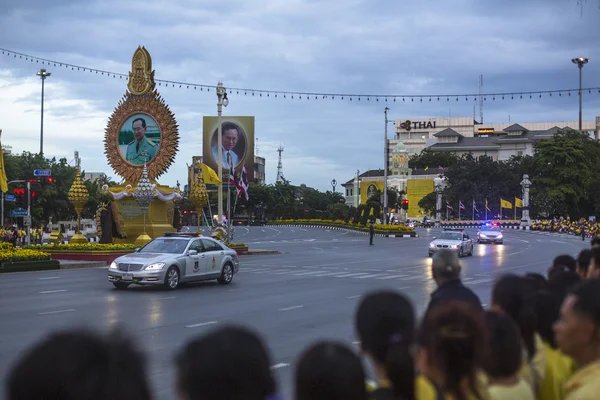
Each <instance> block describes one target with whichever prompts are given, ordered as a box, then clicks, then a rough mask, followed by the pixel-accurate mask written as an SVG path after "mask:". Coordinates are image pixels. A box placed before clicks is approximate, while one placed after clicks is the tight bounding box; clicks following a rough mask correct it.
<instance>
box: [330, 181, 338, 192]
mask: <svg viewBox="0 0 600 400" xmlns="http://www.w3.org/2000/svg"><path fill="white" fill-rule="evenodd" d="M336 186H337V181H336V180H335V179H333V180H332V181H331V187H332V188H333V193H335V187H336Z"/></svg>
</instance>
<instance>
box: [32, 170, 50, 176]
mask: <svg viewBox="0 0 600 400" xmlns="http://www.w3.org/2000/svg"><path fill="white" fill-rule="evenodd" d="M33 176H52V171H51V170H49V169H34V170H33Z"/></svg>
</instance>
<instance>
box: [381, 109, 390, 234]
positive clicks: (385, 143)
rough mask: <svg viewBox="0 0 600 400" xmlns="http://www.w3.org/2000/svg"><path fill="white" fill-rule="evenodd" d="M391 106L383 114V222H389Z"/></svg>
mask: <svg viewBox="0 0 600 400" xmlns="http://www.w3.org/2000/svg"><path fill="white" fill-rule="evenodd" d="M388 110H389V107H386V108H385V109H384V110H383V114H384V117H385V128H384V130H383V131H384V137H383V221H382V222H383V223H384V224H387V206H388V198H387V185H388V182H387V174H388V132H387V126H388V119H387V112H388Z"/></svg>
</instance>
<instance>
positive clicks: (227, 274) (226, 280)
mask: <svg viewBox="0 0 600 400" xmlns="http://www.w3.org/2000/svg"><path fill="white" fill-rule="evenodd" d="M232 280H233V266H232V265H231V264H229V263H227V264H225V265H224V266H223V271H221V276H220V277H218V278H217V282H219V283H220V284H221V285H228V284H230V283H231V281H232Z"/></svg>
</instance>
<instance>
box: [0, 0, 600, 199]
mask: <svg viewBox="0 0 600 400" xmlns="http://www.w3.org/2000/svg"><path fill="white" fill-rule="evenodd" d="M0 10H2V12H0V47H2V48H5V49H10V50H13V51H17V52H21V53H25V54H31V55H34V56H37V57H42V58H47V59H52V60H57V61H61V62H66V63H73V64H76V65H82V66H88V67H92V68H98V69H103V70H108V71H114V72H120V73H127V72H128V71H129V70H130V65H131V64H130V63H131V56H132V55H133V52H134V51H135V49H136V48H137V46H138V45H144V46H145V47H146V48H147V49H148V50H149V51H150V54H151V55H152V58H153V68H154V69H155V70H156V78H157V79H165V80H176V81H185V82H191V83H197V84H207V85H215V84H216V83H217V82H218V81H219V80H221V81H223V82H224V84H225V86H228V87H244V88H255V89H269V90H273V91H296V92H319V93H321V92H324V93H347V94H382V95H383V94H398V95H411V94H414V95H418V94H463V93H464V94H467V93H477V91H478V86H477V83H478V76H479V74H483V75H484V92H486V93H497V92H521V91H536V90H550V89H570V88H577V87H578V74H577V68H576V67H575V66H574V65H573V64H572V63H571V61H570V60H571V58H573V57H579V56H583V57H589V58H590V59H591V62H590V64H588V65H587V66H586V67H585V69H584V86H585V87H598V86H600V42H599V41H598V37H600V24H599V23H598V21H599V18H600V7H599V5H598V4H597V3H596V0H588V2H587V3H586V4H585V5H584V8H583V12H582V9H581V8H580V7H579V6H578V5H577V0H503V1H493V2H490V1H481V0H453V1H444V0H422V1H389V0H387V1H384V0H344V1H342V0H337V1H336V0H260V1H258V0H245V1H244V0H229V1H222V0H220V1H217V0H170V1H166V0H163V1H157V0H145V1H140V0H128V1H117V0H102V1H96V0H50V1H48V0H44V1H42V0H20V1H15V0H0ZM41 67H42V65H41V64H36V63H35V62H34V63H32V62H29V61H25V60H22V59H20V58H18V57H17V58H14V57H12V56H11V57H7V56H2V55H0V128H3V129H4V133H3V135H2V142H3V144H5V145H10V146H12V148H13V151H16V152H21V151H31V152H37V151H39V111H40V80H39V78H36V76H35V72H36V71H37V70H39V68H41ZM46 68H47V69H48V70H49V71H50V72H51V73H52V76H51V77H50V78H49V79H48V80H47V81H46V82H47V83H46V103H45V107H46V112H45V129H44V137H45V144H44V153H45V154H46V155H47V156H56V157H67V158H68V159H69V160H71V159H72V158H73V156H72V155H73V151H74V150H78V151H79V152H80V156H81V158H82V167H83V168H84V169H85V170H87V171H103V172H106V173H108V175H109V176H112V177H116V176H115V173H114V172H113V171H112V170H111V169H110V167H108V166H107V162H106V159H105V157H104V155H103V139H104V128H105V126H106V123H107V120H108V117H109V115H110V113H111V112H112V110H113V109H114V107H115V106H116V105H117V103H118V101H119V100H120V98H121V96H122V95H123V94H124V92H125V89H126V83H125V81H124V80H120V79H118V78H116V79H115V78H112V77H110V78H109V77H106V76H101V75H96V74H90V73H89V72H87V73H83V72H78V71H77V70H75V71H73V70H71V69H66V68H59V67H58V66H57V67H53V66H51V67H46ZM160 91H161V94H162V96H163V97H164V99H165V100H166V101H167V102H168V103H169V105H170V107H171V109H172V110H173V112H174V113H175V115H176V118H177V121H178V123H179V126H180V137H181V139H180V151H179V153H178V155H177V158H176V160H175V163H174V165H173V166H172V167H171V168H170V170H169V171H168V172H167V173H166V174H165V175H164V176H163V177H162V178H161V179H160V182H161V183H163V184H168V185H174V184H175V182H176V180H180V181H181V182H182V184H183V183H184V182H185V181H186V168H185V164H186V162H190V161H191V158H192V156H194V155H201V153H202V117H203V116H207V115H216V95H215V93H214V91H210V92H208V93H207V92H206V91H202V92H200V91H199V90H196V91H193V90H187V89H185V88H183V89H180V88H179V87H176V88H164V87H161V88H160ZM575 94H576V93H575ZM473 103H474V102H473V100H470V101H468V102H467V101H465V100H464V99H462V100H461V101H459V102H457V101H456V100H455V99H453V100H451V101H450V102H447V101H444V99H442V101H440V102H437V101H433V102H431V103H429V102H423V103H420V102H418V101H415V102H410V101H409V102H396V103H393V102H389V103H385V102H384V101H383V100H380V101H379V102H376V101H374V99H371V100H370V101H365V99H364V97H363V98H362V100H361V101H360V102H358V101H356V97H355V98H354V99H353V101H352V102H351V101H349V100H348V97H345V98H344V100H341V98H340V97H336V98H335V99H331V98H328V99H326V100H323V99H318V100H314V98H312V99H311V100H306V97H304V98H303V99H302V100H300V99H298V96H294V100H292V99H291V98H289V96H288V98H287V99H283V98H281V96H279V97H278V98H273V97H272V96H271V97H268V98H267V97H259V96H258V95H256V96H254V97H253V96H250V95H247V96H244V95H243V93H240V94H236V93H233V94H231V95H230V104H229V107H228V108H227V109H226V110H225V113H226V114H228V115H253V116H255V117H256V137H257V138H258V140H257V144H258V148H259V150H258V152H259V155H260V156H262V157H265V158H266V159H267V182H268V183H270V182H273V181H274V180H275V177H276V169H277V151H276V150H277V148H278V147H279V145H283V146H284V148H285V151H284V153H283V170H284V176H285V177H286V178H287V179H289V180H291V181H292V183H293V184H301V183H305V184H307V185H309V186H313V187H316V188H318V189H321V190H327V189H331V186H330V183H329V182H330V181H331V179H333V178H335V179H337V181H338V182H343V181H346V180H348V179H350V178H351V177H352V176H353V174H354V172H355V171H356V170H357V169H359V170H361V171H365V170H367V169H376V168H380V167H381V166H382V165H383V157H382V152H383V151H382V148H383V125H384V124H383V118H384V116H383V109H384V107H385V106H386V105H387V106H389V107H390V108H391V111H390V114H389V117H390V119H406V118H413V119H417V118H430V117H446V116H448V115H449V114H450V115H452V116H470V115H473ZM484 110H485V122H490V123H492V122H497V123H502V122H508V119H509V115H510V119H511V121H513V122H536V121H575V120H576V119H577V110H578V103H577V96H576V95H574V96H571V97H568V96H564V97H561V98H557V97H556V96H553V97H552V98H549V97H548V98H542V99H539V98H537V99H536V98H534V99H531V100H530V99H529V98H528V97H526V98H525V99H523V100H512V101H510V100H505V101H498V100H497V101H495V102H491V101H488V102H486V104H485V107H484ZM596 115H600V93H598V91H596V92H595V93H594V94H591V95H589V94H587V93H586V95H585V96H584V120H593V119H594V117H595V116H596ZM391 128H392V126H391V125H390V130H391ZM338 190H339V187H338Z"/></svg>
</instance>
